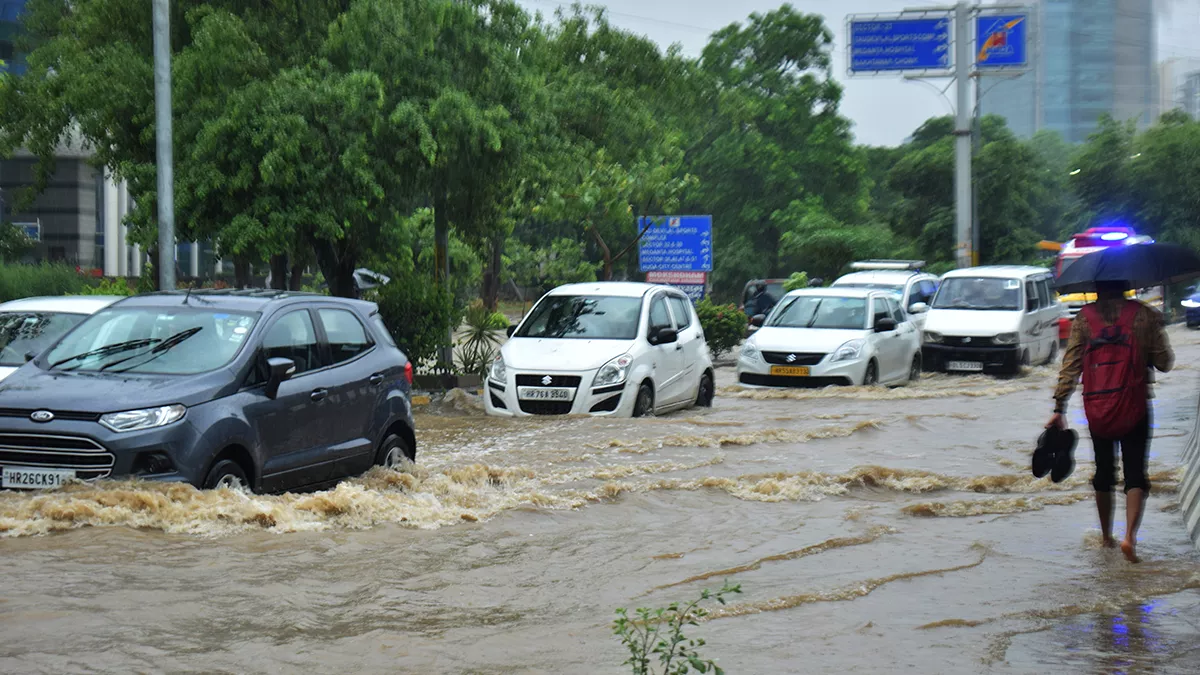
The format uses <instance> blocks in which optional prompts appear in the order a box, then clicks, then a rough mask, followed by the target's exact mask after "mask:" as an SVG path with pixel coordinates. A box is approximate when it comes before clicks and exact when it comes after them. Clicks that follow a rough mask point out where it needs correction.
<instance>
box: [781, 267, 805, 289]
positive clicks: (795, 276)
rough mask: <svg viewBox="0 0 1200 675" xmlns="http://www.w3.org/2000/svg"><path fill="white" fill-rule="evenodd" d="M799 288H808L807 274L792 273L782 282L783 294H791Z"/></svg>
mask: <svg viewBox="0 0 1200 675" xmlns="http://www.w3.org/2000/svg"><path fill="white" fill-rule="evenodd" d="M801 288H808V272H792V276H790V277H788V279H787V281H785V282H783V292H784V293H791V292H792V291H798V290H800V289H801Z"/></svg>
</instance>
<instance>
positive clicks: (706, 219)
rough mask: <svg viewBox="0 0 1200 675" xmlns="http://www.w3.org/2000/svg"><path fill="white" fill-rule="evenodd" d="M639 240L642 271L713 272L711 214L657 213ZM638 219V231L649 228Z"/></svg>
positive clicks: (642, 220)
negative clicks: (669, 214) (679, 214)
mask: <svg viewBox="0 0 1200 675" xmlns="http://www.w3.org/2000/svg"><path fill="white" fill-rule="evenodd" d="M650 220H651V221H653V222H654V224H653V225H651V226H650V229H648V230H646V234H644V235H642V239H641V241H640V242H638V267H639V268H640V269H641V271H643V272H711V271H712V268H713V267H712V261H713V250H712V216H655V217H652V218H650ZM646 224H647V220H646V218H639V219H638V224H637V228H638V229H637V231H638V232H641V231H642V229H643V228H645V227H646Z"/></svg>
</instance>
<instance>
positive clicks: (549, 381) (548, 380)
mask: <svg viewBox="0 0 1200 675" xmlns="http://www.w3.org/2000/svg"><path fill="white" fill-rule="evenodd" d="M553 382H554V378H553V377H550V376H549V375H547V376H545V377H543V378H542V384H544V385H546V386H547V387H549V386H550V385H551V384H552V383H553Z"/></svg>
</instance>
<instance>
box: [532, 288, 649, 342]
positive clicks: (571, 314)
mask: <svg viewBox="0 0 1200 675" xmlns="http://www.w3.org/2000/svg"><path fill="white" fill-rule="evenodd" d="M641 314H642V299H641V298H628V297H610V296H604V295H551V296H549V297H547V298H545V299H543V300H542V301H541V302H539V303H538V305H537V307H534V308H533V311H532V312H531V313H530V314H529V317H528V318H526V319H525V321H524V322H523V323H522V324H521V329H520V330H519V331H517V333H516V337H527V338H570V339H581V340H632V339H634V338H635V337H637V331H638V321H639V320H640V319H641Z"/></svg>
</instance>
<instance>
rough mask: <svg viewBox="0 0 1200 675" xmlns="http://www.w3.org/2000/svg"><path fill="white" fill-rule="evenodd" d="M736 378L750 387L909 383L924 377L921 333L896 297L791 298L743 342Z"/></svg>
mask: <svg viewBox="0 0 1200 675" xmlns="http://www.w3.org/2000/svg"><path fill="white" fill-rule="evenodd" d="M737 374H738V382H740V383H741V384H742V385H745V386H751V387H805V386H825V385H831V384H847V385H849V384H855V385H873V384H897V383H900V382H905V381H911V380H915V379H917V378H918V377H920V375H921V337H920V331H918V330H917V328H916V326H914V325H913V322H912V321H911V320H910V319H909V317H908V315H907V314H905V312H904V310H903V309H902V308H901V307H900V304H899V302H898V301H897V299H896V296H895V294H894V293H889V292H884V291H873V290H867V289H856V288H836V287H835V288H824V289H806V290H799V291H793V292H791V293H789V294H787V295H786V296H784V298H783V299H782V300H780V301H779V304H778V305H776V306H775V309H774V310H772V312H771V314H770V316H768V317H767V319H766V321H765V322H764V324H763V327H762V328H760V329H759V330H758V332H756V333H755V334H754V336H753V337H751V338H750V339H748V340H746V343H745V345H743V347H742V353H741V356H740V357H739V358H738V365H737Z"/></svg>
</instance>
